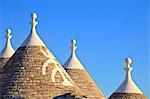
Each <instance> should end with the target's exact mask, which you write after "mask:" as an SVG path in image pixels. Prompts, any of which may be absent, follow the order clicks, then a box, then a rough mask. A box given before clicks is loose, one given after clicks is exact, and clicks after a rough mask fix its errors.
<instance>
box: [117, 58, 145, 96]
mask: <svg viewBox="0 0 150 99" xmlns="http://www.w3.org/2000/svg"><path fill="white" fill-rule="evenodd" d="M125 63H126V67H125V68H124V70H125V72H126V77H125V80H124V81H123V83H122V84H121V85H120V86H119V88H118V89H117V90H116V91H115V93H138V94H143V93H142V91H141V90H140V89H139V88H138V87H137V86H136V84H135V83H134V81H133V80H132V76H131V71H132V69H133V68H132V67H131V66H130V65H131V63H132V59H131V58H126V59H125Z"/></svg>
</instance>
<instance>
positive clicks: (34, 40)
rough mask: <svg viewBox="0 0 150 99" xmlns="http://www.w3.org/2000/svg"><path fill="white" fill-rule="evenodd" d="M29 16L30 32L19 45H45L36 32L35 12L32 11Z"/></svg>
mask: <svg viewBox="0 0 150 99" xmlns="http://www.w3.org/2000/svg"><path fill="white" fill-rule="evenodd" d="M31 18H32V22H30V25H31V33H30V34H29V36H28V37H27V38H26V40H25V41H24V42H23V43H22V45H21V46H44V47H45V44H44V43H43V41H42V40H41V39H40V37H39V36H38V34H37V32H36V25H37V24H38V22H36V20H35V19H36V18H37V14H36V13H32V14H31Z"/></svg>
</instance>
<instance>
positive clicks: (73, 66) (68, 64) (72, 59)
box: [63, 39, 85, 70]
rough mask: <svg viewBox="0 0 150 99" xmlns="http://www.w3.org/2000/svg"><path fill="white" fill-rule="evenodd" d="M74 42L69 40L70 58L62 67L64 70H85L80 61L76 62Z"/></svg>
mask: <svg viewBox="0 0 150 99" xmlns="http://www.w3.org/2000/svg"><path fill="white" fill-rule="evenodd" d="M76 43H77V42H76V40H75V39H73V40H71V44H72V46H71V47H70V49H71V56H70V58H69V59H68V60H67V61H66V62H65V64H64V65H63V66H64V68H65V69H82V70H85V69H84V67H83V66H82V64H81V63H80V61H79V60H78V58H77V56H76V52H75V51H76V49H77V47H76Z"/></svg>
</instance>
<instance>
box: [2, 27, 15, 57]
mask: <svg viewBox="0 0 150 99" xmlns="http://www.w3.org/2000/svg"><path fill="white" fill-rule="evenodd" d="M5 38H6V44H5V47H4V48H3V50H2V51H1V53H0V58H10V57H11V56H12V55H13V54H14V52H15V51H14V49H13V48H12V46H11V42H10V40H11V38H12V35H11V30H10V29H6V36H5Z"/></svg>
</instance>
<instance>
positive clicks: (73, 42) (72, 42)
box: [71, 39, 77, 53]
mask: <svg viewBox="0 0 150 99" xmlns="http://www.w3.org/2000/svg"><path fill="white" fill-rule="evenodd" d="M76 43H77V41H76V40H75V39H73V40H71V44H72V46H71V51H72V52H73V53H75V50H76V49H77V47H76Z"/></svg>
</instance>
